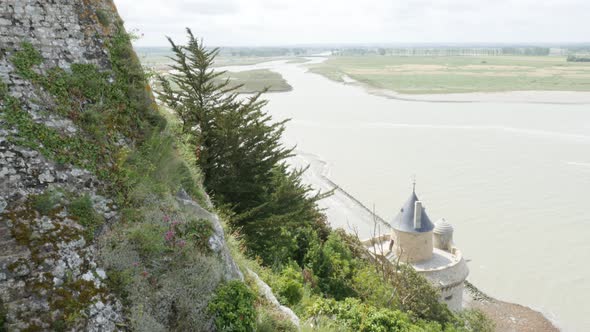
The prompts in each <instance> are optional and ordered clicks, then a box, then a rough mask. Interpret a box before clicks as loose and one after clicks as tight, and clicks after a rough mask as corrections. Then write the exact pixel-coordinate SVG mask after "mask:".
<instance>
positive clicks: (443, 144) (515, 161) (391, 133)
mask: <svg viewBox="0 0 590 332" xmlns="http://www.w3.org/2000/svg"><path fill="white" fill-rule="evenodd" d="M312 61H321V58H316V59H314V60H312ZM260 68H268V69H271V70H273V71H276V72H278V73H280V74H281V75H283V77H284V78H285V79H286V80H287V81H288V83H289V84H290V85H291V86H293V91H291V92H286V93H272V94H268V95H266V98H267V99H269V101H270V102H269V105H268V106H267V110H269V111H270V112H271V114H272V115H273V117H274V118H275V119H277V120H279V119H284V118H291V119H292V120H291V121H290V122H289V123H288V125H287V131H286V138H285V141H286V143H287V144H297V148H298V150H299V151H304V152H305V153H308V154H313V155H315V156H318V158H321V159H322V160H323V161H325V162H326V165H327V170H328V177H329V178H330V179H331V180H332V181H334V182H335V183H337V184H338V185H340V186H341V187H342V188H344V189H345V190H346V191H347V192H348V193H350V194H351V195H353V196H354V197H356V198H357V199H358V200H360V201H361V202H363V203H364V204H365V205H366V206H370V207H373V206H374V207H375V210H376V212H377V214H379V215H380V216H382V217H383V218H384V219H386V220H391V218H393V217H394V215H395V214H396V212H397V211H398V210H399V208H400V206H401V205H402V204H403V202H404V201H405V199H406V198H407V197H408V195H409V194H410V192H411V182H412V180H411V179H412V178H413V177H414V176H415V177H416V180H417V186H416V191H417V193H418V195H419V197H420V198H421V199H422V201H423V202H424V204H425V206H426V208H427V212H428V214H429V216H430V218H431V219H432V220H437V219H439V218H441V217H444V218H446V220H447V221H448V222H450V223H451V224H453V226H454V227H455V242H456V244H457V246H458V247H460V248H461V249H462V251H463V253H464V255H465V257H466V258H467V259H468V262H469V263H468V265H469V268H470V270H471V273H470V276H469V280H470V281H471V282H473V283H474V284H476V285H477V286H478V287H479V288H480V289H481V290H482V291H484V292H486V293H488V294H490V295H492V296H493V297H496V298H498V299H501V300H504V301H508V302H515V303H519V304H523V305H527V306H530V307H531V308H533V309H536V310H539V311H541V312H542V313H543V314H545V315H546V316H547V317H548V318H550V319H551V320H553V321H554V322H555V323H556V325H557V326H559V327H560V328H561V329H563V330H565V331H590V305H589V304H588V303H589V297H590V105H588V104H578V105H576V104H559V103H546V104H544V103H525V102H521V103H519V102H493V101H489V98H488V99H486V101H485V102H469V103H464V102H423V101H404V100H398V99H390V98H386V97H382V96H377V95H373V94H370V93H368V92H367V91H366V89H364V88H362V87H360V86H358V85H354V84H352V85H351V84H343V83H337V82H333V81H330V80H328V79H326V78H324V77H322V76H319V75H316V74H312V73H308V72H307V70H306V69H305V67H304V65H301V64H287V63H285V62H284V61H274V62H267V63H263V64H258V65H253V66H240V67H227V68H224V69H227V70H232V71H238V70H249V69H260ZM331 223H332V225H335V226H346V225H347V221H346V220H336V221H334V220H332V221H331ZM357 226H358V227H359V233H360V235H361V236H368V235H369V234H370V233H371V231H372V230H371V229H370V228H371V227H368V226H367V225H357Z"/></svg>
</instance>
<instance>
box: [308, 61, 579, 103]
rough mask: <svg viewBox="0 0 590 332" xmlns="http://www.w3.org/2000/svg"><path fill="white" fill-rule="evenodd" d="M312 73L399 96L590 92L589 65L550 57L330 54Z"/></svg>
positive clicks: (313, 66) (311, 69) (314, 67)
mask: <svg viewBox="0 0 590 332" xmlns="http://www.w3.org/2000/svg"><path fill="white" fill-rule="evenodd" d="M309 68H310V71H311V72H314V73H318V74H321V75H324V76H326V77H328V78H330V79H332V80H335V81H344V78H343V77H344V76H349V77H351V78H353V79H355V80H357V81H359V82H361V83H365V84H367V85H369V86H371V87H377V88H384V89H389V90H393V91H396V92H400V93H408V94H421V93H425V94H431V93H462V92H494V91H523V90H539V91H544V90H545V91H546V90H552V91H590V63H581V62H567V61H566V58H565V57H553V56H454V57H401V56H399V57H398V56H334V57H330V58H329V59H328V60H327V61H325V62H324V63H321V64H316V65H310V66H309Z"/></svg>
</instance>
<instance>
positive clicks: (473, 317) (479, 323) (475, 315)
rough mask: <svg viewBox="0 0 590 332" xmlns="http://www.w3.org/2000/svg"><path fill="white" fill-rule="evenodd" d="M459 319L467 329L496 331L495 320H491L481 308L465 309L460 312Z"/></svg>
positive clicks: (481, 331) (473, 331) (476, 331)
mask: <svg viewBox="0 0 590 332" xmlns="http://www.w3.org/2000/svg"><path fill="white" fill-rule="evenodd" d="M459 319H461V320H462V321H463V325H464V327H465V329H466V330H467V331H472V332H493V331H495V325H494V322H493V321H491V320H490V319H489V318H488V317H486V315H485V314H484V313H483V312H481V311H480V310H463V311H462V312H460V313H459Z"/></svg>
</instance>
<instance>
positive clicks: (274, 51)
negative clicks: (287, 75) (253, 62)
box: [219, 47, 314, 57]
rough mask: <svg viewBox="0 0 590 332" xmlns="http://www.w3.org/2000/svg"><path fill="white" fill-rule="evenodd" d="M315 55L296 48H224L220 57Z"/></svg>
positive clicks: (311, 51) (306, 50)
mask: <svg viewBox="0 0 590 332" xmlns="http://www.w3.org/2000/svg"><path fill="white" fill-rule="evenodd" d="M312 53H314V51H313V50H311V49H307V48H302V47H294V48H286V47H222V48H220V49H219V54H220V55H225V56H228V55H231V56H244V57H247V56H248V57H273V56H301V55H309V54H312Z"/></svg>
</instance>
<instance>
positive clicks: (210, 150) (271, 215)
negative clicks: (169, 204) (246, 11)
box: [160, 29, 328, 264]
mask: <svg viewBox="0 0 590 332" xmlns="http://www.w3.org/2000/svg"><path fill="white" fill-rule="evenodd" d="M187 31H188V39H189V40H188V44H187V45H186V46H181V45H177V44H175V43H174V42H173V41H172V40H171V39H169V41H170V44H171V45H172V50H173V52H174V57H173V58H172V59H173V60H174V65H173V66H172V69H173V71H172V74H171V75H170V77H169V78H163V77H161V78H160V82H161V85H162V87H163V92H162V94H161V96H160V100H162V101H163V102H164V103H165V104H166V105H167V106H168V107H169V108H171V109H172V110H174V111H175V112H176V113H177V115H178V117H179V118H180V120H181V121H182V128H183V132H184V134H185V135H188V136H190V137H191V140H190V142H191V144H192V145H193V146H194V149H195V154H196V156H197V163H198V165H199V167H200V168H201V170H202V171H203V175H204V183H203V184H204V186H205V188H206V190H207V191H208V192H209V193H210V194H211V196H212V197H213V199H214V200H215V202H216V203H217V204H218V205H221V206H227V207H229V209H230V211H231V212H232V218H231V220H230V226H232V228H234V229H237V230H240V231H241V232H242V234H243V235H244V238H245V240H246V244H247V245H248V248H249V250H250V252H251V253H252V254H253V255H258V256H261V257H262V258H263V260H264V261H265V262H266V263H268V264H275V263H278V264H281V263H283V262H286V261H288V260H295V261H297V262H299V263H302V260H303V257H304V256H305V250H306V248H308V247H309V245H307V244H306V241H308V240H307V239H308V238H311V237H310V236H309V234H310V232H312V233H315V234H316V237H315V238H317V237H318V236H319V237H320V238H325V237H327V234H328V230H327V226H326V223H325V217H324V216H323V214H322V213H321V211H320V210H319V208H318V206H317V200H319V199H321V198H323V197H325V194H320V193H316V194H312V189H311V188H310V187H309V186H308V185H305V184H303V183H302V182H301V174H302V172H304V171H305V170H295V171H293V170H290V169H289V168H288V167H287V165H286V163H285V160H286V159H287V158H288V157H290V156H292V152H293V148H286V147H285V146H284V145H283V144H282V143H281V136H282V134H283V132H284V130H285V122H286V121H287V120H285V121H279V122H273V120H272V117H271V116H270V115H268V114H267V113H266V112H265V111H264V110H263V108H264V107H265V106H266V105H267V101H266V100H262V99H261V98H260V97H261V95H262V92H261V93H257V94H255V95H253V96H250V97H247V98H243V97H241V96H239V95H238V94H237V93H236V89H237V88H239V86H238V87H231V86H230V84H229V80H227V79H226V80H222V79H221V76H222V75H223V74H224V72H215V71H214V70H213V68H212V67H213V63H214V60H215V57H216V56H217V54H218V53H219V50H218V49H213V50H208V49H207V48H205V46H204V45H203V43H202V42H200V41H199V40H197V39H196V38H195V37H194V36H193V34H192V33H191V31H190V30H188V29H187ZM174 85H175V86H174Z"/></svg>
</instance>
